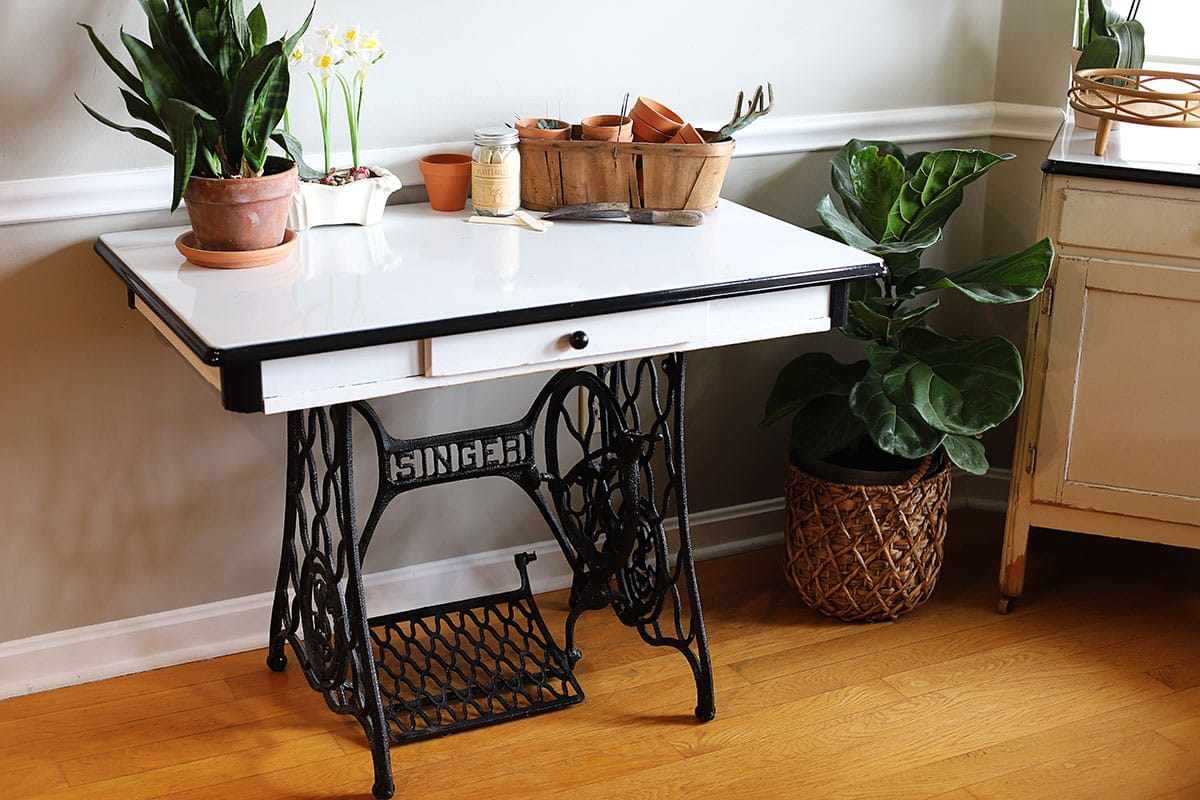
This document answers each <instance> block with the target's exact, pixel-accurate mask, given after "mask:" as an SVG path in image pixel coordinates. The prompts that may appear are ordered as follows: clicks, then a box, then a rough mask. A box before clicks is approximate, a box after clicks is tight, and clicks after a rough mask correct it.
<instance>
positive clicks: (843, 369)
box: [762, 352, 867, 425]
mask: <svg viewBox="0 0 1200 800" xmlns="http://www.w3.org/2000/svg"><path fill="white" fill-rule="evenodd" d="M866 371H867V362H865V361H855V362H853V363H850V364H843V363H842V362H840V361H838V360H837V359H835V358H834V357H833V356H831V355H829V354H828V353H822V352H812V353H803V354H801V355H800V356H798V357H796V358H794V359H792V360H791V361H789V362H788V363H787V364H786V365H784V367H783V369H781V370H780V371H779V375H778V376H777V377H776V378H775V385H774V386H772V387H771V393H770V395H768V396H767V407H766V410H765V411H764V412H763V421H762V424H763V425H770V424H771V423H772V422H776V421H778V420H780V419H783V418H784V417H786V416H787V415H788V414H794V413H796V412H797V411H799V410H800V409H801V408H803V407H804V406H806V405H808V403H809V402H810V401H812V400H813V399H814V398H816V397H820V396H822V395H836V396H840V397H841V398H842V404H843V405H845V402H846V401H845V397H846V395H848V394H850V390H851V389H852V388H854V384H855V383H857V382H858V381H859V379H861V378H862V376H863V374H864V373H865V372H866Z"/></svg>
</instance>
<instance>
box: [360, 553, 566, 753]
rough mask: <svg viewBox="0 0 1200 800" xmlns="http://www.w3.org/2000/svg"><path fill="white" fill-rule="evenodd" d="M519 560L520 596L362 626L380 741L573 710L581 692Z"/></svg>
mask: <svg viewBox="0 0 1200 800" xmlns="http://www.w3.org/2000/svg"><path fill="white" fill-rule="evenodd" d="M536 558H537V556H536V555H535V554H533V553H518V554H517V555H516V556H515V557H514V560H515V561H516V564H517V571H518V572H519V573H520V576H521V586H520V588H518V589H515V590H513V591H509V592H502V593H499V594H493V595H487V596H485V597H479V598H473V599H469V600H459V601H455V602H452V603H442V604H439V605H433V606H427V607H426V608H420V609H415V610H412V611H404V612H400V613H397V614H389V615H386V616H382V617H377V618H373V619H371V620H370V627H371V640H372V645H373V650H374V652H375V667H376V672H377V674H378V676H379V690H380V693H381V695H382V697H383V708H384V717H385V718H386V720H387V726H388V737H389V738H390V739H391V741H392V742H395V743H401V742H409V741H413V740H415V739H424V738H428V737H432V736H444V735H446V734H449V733H455V732H457V731H460V730H466V729H468V728H476V727H480V726H482V725H491V724H494V723H497V722H505V721H508V720H513V719H521V718H524V717H528V716H531V715H533V714H539V713H541V712H543V711H553V710H555V709H559V708H563V707H565V706H569V705H574V704H575V703H578V702H580V701H581V700H583V690H582V689H580V688H579V683H578V681H576V680H575V675H574V673H573V672H572V671H571V666H570V663H571V662H570V659H569V658H568V657H567V655H566V653H564V652H563V651H562V649H560V648H559V647H558V645H557V644H556V643H555V642H554V639H553V637H551V635H550V631H549V629H547V627H546V623H545V622H544V621H543V619H542V615H541V613H540V612H539V611H538V608H537V605H536V604H535V603H534V600H533V593H532V592H531V591H530V588H529V575H528V572H527V570H526V566H527V564H528V563H529V562H530V561H533V560H535V559H536Z"/></svg>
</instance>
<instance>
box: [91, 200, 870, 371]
mask: <svg viewBox="0 0 1200 800" xmlns="http://www.w3.org/2000/svg"><path fill="white" fill-rule="evenodd" d="M470 213H471V210H470V206H469V205H468V207H467V209H466V210H464V211H463V212H460V213H445V212H436V211H433V210H431V209H430V208H429V206H428V205H427V204H424V203H421V204H410V205H398V206H391V207H389V208H388V209H387V211H386V213H385V215H384V219H383V221H382V222H381V223H379V224H377V225H372V226H367V227H359V226H337V227H323V228H314V229H311V230H307V231H304V232H302V233H300V234H299V237H300V241H299V243H298V245H297V247H296V249H295V250H294V251H293V252H292V253H291V254H290V255H289V256H288V258H287V259H286V260H284V261H282V262H280V263H278V264H273V265H269V266H266V267H258V268H253V269H244V270H218V269H204V268H200V267H196V266H193V265H191V264H189V263H188V262H187V261H185V260H184V259H183V257H182V256H181V255H179V253H178V252H177V251H176V249H175V246H174V241H175V238H176V237H177V236H178V235H179V234H180V233H182V232H183V231H185V230H186V227H179V228H163V229H156V230H144V231H131V232H124V233H112V234H106V235H104V236H102V237H101V241H102V242H103V243H104V245H106V246H107V247H108V248H110V249H111V250H112V251H113V253H114V254H115V255H116V257H117V258H118V259H119V261H120V262H121V265H122V266H123V268H124V269H125V270H126V271H127V272H128V273H129V274H131V275H132V276H133V277H134V278H136V279H137V280H138V281H140V282H141V283H142V284H144V285H145V287H147V288H148V289H149V290H150V291H151V292H152V293H153V295H155V296H156V297H157V298H158V300H159V301H161V303H163V304H164V305H165V306H166V307H167V308H169V309H170V311H171V312H173V313H174V314H175V315H176V316H177V317H178V318H179V319H180V320H182V321H183V323H184V324H186V325H187V326H188V327H189V328H190V329H191V331H193V332H194V333H195V334H196V335H197V336H198V337H199V339H201V340H202V341H203V342H205V343H207V344H208V345H209V346H210V347H211V348H213V349H216V350H224V349H229V348H239V347H246V346H254V345H262V344H266V343H274V342H283V341H295V340H302V339H309V338H314V337H316V338H319V337H325V336H330V335H338V334H349V333H353V332H358V331H366V330H377V329H384V328H393V327H397V326H413V325H415V326H420V325H422V324H429V323H434V322H437V321H439V320H447V319H456V318H460V317H477V316H479V315H490V314H500V313H505V312H516V311H520V310H522V309H537V308H543V307H549V306H561V305H563V304H568V305H569V304H577V303H582V302H588V301H596V300H600V299H604V298H624V297H630V296H645V295H647V294H654V293H662V292H666V293H672V292H679V291H681V290H688V289H691V288H700V287H730V292H731V293H735V292H736V291H737V289H736V287H737V286H738V285H743V286H744V285H745V284H747V283H751V284H753V283H755V282H760V283H761V282H764V281H771V280H777V279H780V278H787V277H789V276H796V277H798V278H799V279H800V281H799V282H803V277H804V276H811V278H813V279H816V278H817V276H819V275H822V274H828V273H831V272H836V271H838V270H848V269H850V268H854V267H864V266H867V267H874V265H877V264H878V259H876V258H874V257H872V256H868V255H866V254H863V253H861V252H859V251H857V250H854V249H852V248H850V247H846V246H845V245H842V244H839V243H837V242H834V241H831V240H829V239H826V238H824V237H821V236H818V235H816V234H813V233H810V232H809V231H806V230H804V229H802V228H799V227H796V226H793V225H790V224H787V223H785V222H781V221H779V220H776V219H773V218H771V217H769V216H766V215H764V214H761V213H758V212H755V211H752V210H750V209H747V208H744V207H742V206H739V205H737V204H735V203H731V202H729V201H727V200H722V201H721V205H720V207H719V208H718V209H717V210H716V211H714V212H713V213H712V214H709V215H708V217H707V218H706V219H705V222H704V224H703V225H701V226H699V227H695V228H684V227H673V226H666V225H653V226H651V225H634V224H632V223H628V222H624V221H588V222H566V221H562V222H558V223H557V224H555V225H554V226H553V227H552V228H550V229H549V230H548V231H546V232H545V233H537V232H534V231H530V230H526V229H524V228H518V227H505V226H500V225H482V224H474V223H468V222H467V221H466V218H467V217H468V216H469V215H470ZM860 271H861V270H860ZM834 279H836V276H835V278H834ZM484 327H487V326H484Z"/></svg>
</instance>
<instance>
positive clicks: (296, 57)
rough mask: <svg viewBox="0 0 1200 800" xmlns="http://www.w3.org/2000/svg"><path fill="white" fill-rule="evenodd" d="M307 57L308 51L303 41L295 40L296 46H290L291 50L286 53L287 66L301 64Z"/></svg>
mask: <svg viewBox="0 0 1200 800" xmlns="http://www.w3.org/2000/svg"><path fill="white" fill-rule="evenodd" d="M308 59H309V52H308V50H307V49H305V47H304V43H303V42H296V46H295V47H294V48H292V52H291V53H289V54H288V66H295V65H296V64H301V63H303V62H305V61H308Z"/></svg>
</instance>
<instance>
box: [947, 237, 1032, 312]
mask: <svg viewBox="0 0 1200 800" xmlns="http://www.w3.org/2000/svg"><path fill="white" fill-rule="evenodd" d="M1053 261H1054V245H1053V244H1052V243H1051V242H1050V239H1048V238H1046V239H1042V240H1041V241H1039V242H1035V243H1034V244H1032V245H1030V246H1029V247H1027V248H1025V249H1024V250H1020V251H1018V252H1016V253H1008V254H1007V255H999V256H989V257H987V258H983V259H980V260H979V261H977V262H975V264H973V265H971V266H970V267H967V268H966V269H964V270H962V271H960V272H956V273H954V274H952V275H944V276H943V277H942V278H940V279H939V280H937V281H935V282H934V283H932V284H931V285H930V286H929V288H930V289H946V288H953V289H957V290H958V291H960V292H962V293H963V294H965V295H966V296H967V297H970V298H971V299H972V300H975V301H978V302H980V303H991V304H1008V303H1024V302H1027V301H1029V300H1032V299H1033V298H1034V297H1036V296H1037V295H1038V293H1039V292H1041V291H1042V289H1043V287H1045V285H1046V277H1047V276H1048V275H1049V274H1050V264H1051V263H1052V262H1053Z"/></svg>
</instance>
